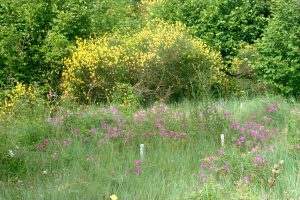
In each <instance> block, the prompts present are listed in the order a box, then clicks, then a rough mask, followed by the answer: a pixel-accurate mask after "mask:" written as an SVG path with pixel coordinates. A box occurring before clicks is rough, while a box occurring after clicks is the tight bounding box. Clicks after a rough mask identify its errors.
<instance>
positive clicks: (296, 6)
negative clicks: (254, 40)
mask: <svg viewBox="0 0 300 200" xmlns="http://www.w3.org/2000/svg"><path fill="white" fill-rule="evenodd" d="M272 14H273V18H272V19H271V21H270V23H269V26H268V28H267V29H266V31H265V33H264V37H263V38H262V39H261V40H260V41H259V42H258V44H257V50H258V62H256V63H255V65H254V69H255V71H256V73H257V74H258V75H259V76H260V77H261V78H262V79H263V80H264V81H265V82H266V83H269V84H272V85H275V87H276V88H277V89H278V90H279V91H280V92H282V93H284V94H289V95H290V94H292V95H299V94H300V57H299V52H300V49H299V47H300V2H299V1H297V0H279V1H274V3H273V5H272Z"/></svg>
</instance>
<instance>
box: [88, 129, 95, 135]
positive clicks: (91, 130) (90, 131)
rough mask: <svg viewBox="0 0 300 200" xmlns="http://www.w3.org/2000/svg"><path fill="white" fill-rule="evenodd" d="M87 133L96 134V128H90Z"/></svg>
mask: <svg viewBox="0 0 300 200" xmlns="http://www.w3.org/2000/svg"><path fill="white" fill-rule="evenodd" d="M89 133H91V134H94V133H97V129H96V128H90V129H89Z"/></svg>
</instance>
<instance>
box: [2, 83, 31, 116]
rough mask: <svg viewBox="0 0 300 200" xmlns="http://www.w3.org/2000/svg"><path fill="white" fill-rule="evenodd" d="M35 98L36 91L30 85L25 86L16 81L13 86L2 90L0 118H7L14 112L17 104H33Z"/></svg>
mask: <svg viewBox="0 0 300 200" xmlns="http://www.w3.org/2000/svg"><path fill="white" fill-rule="evenodd" d="M36 100H37V91H36V90H35V89H34V88H33V87H32V86H31V85H29V86H26V85H24V84H22V83H17V84H16V86H15V87H14V88H12V89H11V90H9V91H6V92H4V98H3V101H1V103H0V119H3V118H4V117H5V118H7V117H8V116H10V115H11V114H14V112H16V111H17V110H16V109H17V108H16V107H17V105H18V104H20V103H25V104H26V105H33V104H34V103H35V102H36Z"/></svg>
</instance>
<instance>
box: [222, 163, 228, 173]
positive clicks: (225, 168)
mask: <svg viewBox="0 0 300 200" xmlns="http://www.w3.org/2000/svg"><path fill="white" fill-rule="evenodd" d="M221 170H223V171H225V172H227V171H228V170H229V165H228V164H225V165H224V166H223V167H222V168H221Z"/></svg>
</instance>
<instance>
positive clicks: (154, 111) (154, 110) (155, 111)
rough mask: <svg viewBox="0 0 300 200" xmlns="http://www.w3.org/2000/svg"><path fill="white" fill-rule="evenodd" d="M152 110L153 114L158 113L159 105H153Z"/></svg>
mask: <svg viewBox="0 0 300 200" xmlns="http://www.w3.org/2000/svg"><path fill="white" fill-rule="evenodd" d="M151 112H152V113H153V114H156V113H157V107H156V106H152V108H151Z"/></svg>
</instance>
